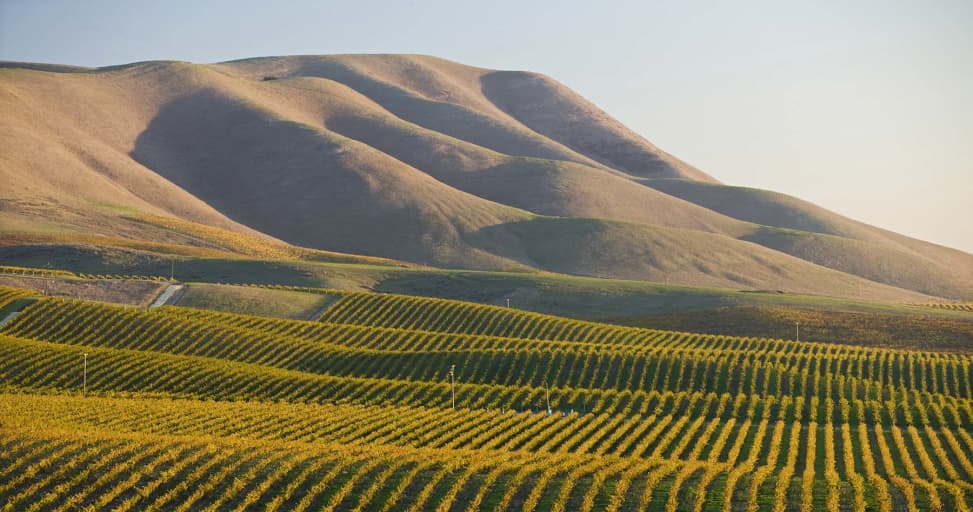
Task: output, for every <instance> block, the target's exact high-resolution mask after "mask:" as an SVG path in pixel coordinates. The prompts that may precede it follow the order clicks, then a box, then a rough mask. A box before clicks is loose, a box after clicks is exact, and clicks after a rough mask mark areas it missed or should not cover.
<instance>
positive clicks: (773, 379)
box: [0, 289, 973, 511]
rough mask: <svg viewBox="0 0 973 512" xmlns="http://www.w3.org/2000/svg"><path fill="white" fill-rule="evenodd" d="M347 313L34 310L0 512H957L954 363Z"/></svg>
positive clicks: (389, 305)
mask: <svg viewBox="0 0 973 512" xmlns="http://www.w3.org/2000/svg"><path fill="white" fill-rule="evenodd" d="M17 293H19V292H17V291H14V290H10V289H2V290H0V298H2V297H4V296H7V295H11V294H17ZM336 293H337V292H336ZM340 295H341V298H339V299H338V300H337V301H336V302H334V303H333V304H332V305H331V306H330V307H329V308H328V310H327V311H326V312H325V313H324V315H323V316H322V317H321V319H320V321H317V322H306V321H294V320H282V319H273V318H262V317H253V316H246V315H236V314H229V313H218V312H211V311H203V310H195V309H189V308H176V307H162V308H158V309H153V310H151V311H149V310H143V309H138V308H132V307H123V306H112V305H107V304H101V303H94V302H81V301H74V300H67V299H52V298H42V299H39V300H37V301H36V302H34V303H32V304H30V305H28V306H27V307H26V308H25V309H24V310H23V312H22V313H20V314H19V315H18V316H17V317H16V318H14V319H13V320H11V321H10V322H8V323H7V324H6V325H4V326H2V327H0V361H2V364H0V384H2V386H3V388H2V393H0V431H2V435H0V446H2V449H0V503H3V504H4V505H3V506H4V507H5V509H4V510H31V509H33V510H46V509H65V510H67V509H77V508H90V509H96V510H107V509H119V510H141V509H145V508H159V509H173V510H243V509H259V510H442V511H450V510H453V511H459V510H535V509H536V510H641V509H649V510H670V511H675V510H680V511H681V510H691V511H703V510H707V511H708V510H747V511H750V510H802V511H804V510H806V511H810V510H854V511H862V510H883V511H890V510H909V511H918V510H970V507H971V505H973V434H971V433H973V370H971V362H973V358H971V356H970V355H968V354H964V353H948V354H946V353H929V352H909V351H897V350H885V349H875V348H865V347H858V346H844V345H833V344H825V343H805V342H794V341H788V340H769V339H757V338H735V337H728V336H713V335H699V334H688V333H678V332H668V331H653V330H646V329H635V328H626V327H619V326H611V325H604V324H597V323H589V322H582V321H576V320H569V319H563V318H557V317H551V316H545V315H540V314H535V313H527V312H522V311H517V310H512V309H507V308H499V307H492V306H483V305H476V304H469V303H462V302H456V301H448V300H440V299H428V298H417V297H404V296H395V295H380V294H367V293H342V294H340ZM84 354H87V356H84ZM85 357H86V358H87V374H86V379H87V391H88V396H87V397H84V398H83V397H81V396H80V395H81V394H80V390H81V387H82V381H83V380H84V378H85V376H84V375H83V372H84V371H85V370H84V369H83V360H84V358H85ZM454 366H455V373H454V375H455V381H456V382H455V386H451V385H450V375H449V372H450V368H451V367H454ZM454 397H455V404H456V405H455V408H454V407H453V406H452V403H453V400H454Z"/></svg>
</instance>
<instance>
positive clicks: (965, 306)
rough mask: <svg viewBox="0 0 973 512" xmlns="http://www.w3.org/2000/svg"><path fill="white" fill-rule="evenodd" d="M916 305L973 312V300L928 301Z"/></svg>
mask: <svg viewBox="0 0 973 512" xmlns="http://www.w3.org/2000/svg"><path fill="white" fill-rule="evenodd" d="M916 306H923V307H927V308H939V309H948V310H950V311H967V312H970V313H973V302H930V303H928V304H916Z"/></svg>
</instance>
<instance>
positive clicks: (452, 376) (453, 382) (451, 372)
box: [449, 364, 456, 409]
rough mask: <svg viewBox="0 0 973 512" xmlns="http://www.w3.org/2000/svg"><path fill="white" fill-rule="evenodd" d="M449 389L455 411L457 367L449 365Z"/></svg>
mask: <svg viewBox="0 0 973 512" xmlns="http://www.w3.org/2000/svg"><path fill="white" fill-rule="evenodd" d="M449 387H450V394H451V396H452V403H453V409H456V365H455V364H451V365H449Z"/></svg>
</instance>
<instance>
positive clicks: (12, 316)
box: [0, 311, 20, 327]
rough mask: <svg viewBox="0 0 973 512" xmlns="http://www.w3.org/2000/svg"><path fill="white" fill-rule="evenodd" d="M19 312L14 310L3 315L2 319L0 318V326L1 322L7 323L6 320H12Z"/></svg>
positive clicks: (0, 325) (1, 325)
mask: <svg viewBox="0 0 973 512" xmlns="http://www.w3.org/2000/svg"><path fill="white" fill-rule="evenodd" d="M19 314H20V311H14V312H13V313H10V314H9V315H7V316H5V317H4V318H3V320H0V327H3V324H5V323H7V322H9V321H11V320H13V319H14V318H16V317H17V315H19Z"/></svg>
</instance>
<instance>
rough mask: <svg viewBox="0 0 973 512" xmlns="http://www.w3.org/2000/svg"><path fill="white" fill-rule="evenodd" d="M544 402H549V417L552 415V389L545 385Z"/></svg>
mask: <svg viewBox="0 0 973 512" xmlns="http://www.w3.org/2000/svg"><path fill="white" fill-rule="evenodd" d="M544 400H545V401H546V402H547V415H548V416H550V415H551V388H550V387H548V385H547V384H544Z"/></svg>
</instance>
